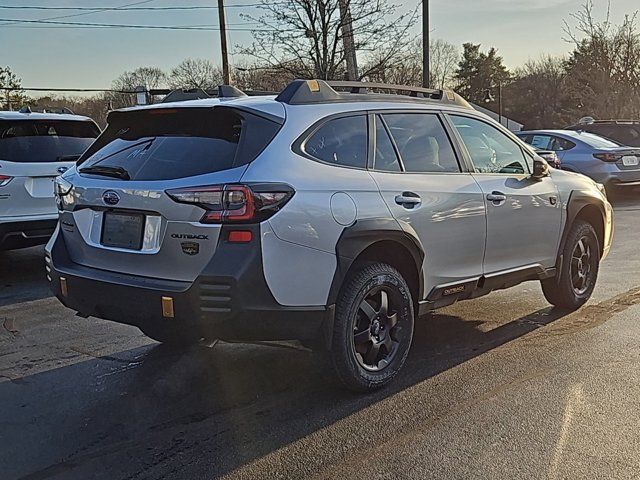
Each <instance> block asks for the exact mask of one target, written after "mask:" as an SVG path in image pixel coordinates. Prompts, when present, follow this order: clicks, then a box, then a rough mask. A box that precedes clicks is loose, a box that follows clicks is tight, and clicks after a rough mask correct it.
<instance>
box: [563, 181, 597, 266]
mask: <svg viewBox="0 0 640 480" xmlns="http://www.w3.org/2000/svg"><path fill="white" fill-rule="evenodd" d="M589 205H592V206H595V207H597V209H598V211H599V212H600V215H601V216H602V224H603V225H604V228H606V213H605V207H604V202H603V201H602V200H601V199H599V198H597V197H594V196H593V194H592V193H590V192H584V191H581V190H573V191H572V192H571V194H570V195H569V200H568V201H567V219H566V221H565V223H564V229H563V231H562V236H561V237H560V246H559V248H558V259H557V261H556V269H557V270H556V271H557V272H560V268H561V267H562V261H563V258H562V252H563V251H564V247H565V245H566V243H567V237H568V236H569V231H570V230H571V227H572V226H573V223H574V222H575V220H576V217H577V216H578V214H579V213H580V211H582V209H583V208H585V207H587V206H589ZM603 233H604V232H603ZM598 240H599V241H600V242H601V243H602V240H603V239H598ZM603 248H604V245H600V250H601V252H602V249H603Z"/></svg>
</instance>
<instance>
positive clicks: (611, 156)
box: [593, 153, 622, 162]
mask: <svg viewBox="0 0 640 480" xmlns="http://www.w3.org/2000/svg"><path fill="white" fill-rule="evenodd" d="M593 156H594V157H596V158H597V159H598V160H602V161H603V162H617V161H618V160H620V158H622V157H621V156H620V155H619V154H617V153H594V154H593Z"/></svg>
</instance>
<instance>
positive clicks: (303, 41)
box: [238, 0, 416, 79]
mask: <svg viewBox="0 0 640 480" xmlns="http://www.w3.org/2000/svg"><path fill="white" fill-rule="evenodd" d="M260 2H261V5H260V7H259V8H260V10H261V11H262V14H261V15H259V16H252V15H248V14H247V15H244V18H246V19H247V20H250V21H253V22H257V23H258V24H259V27H258V28H256V29H255V30H254V31H253V43H252V44H251V45H250V46H249V47H244V48H243V47H238V49H239V51H240V53H244V54H247V55H250V56H252V57H254V58H255V59H257V61H258V62H260V63H262V64H265V66H268V67H270V68H272V69H276V70H280V71H283V72H287V73H289V74H290V75H292V76H294V77H302V78H322V79H340V78H345V74H346V66H345V51H344V48H343V39H342V35H343V32H342V20H341V18H342V17H341V15H340V8H339V7H340V5H339V2H340V0H283V1H279V2H277V3H274V2H272V1H271V0H260ZM347 3H348V7H349V10H350V12H351V18H352V21H353V41H354V43H355V48H356V51H357V52H358V53H359V54H360V55H361V56H362V57H363V58H364V57H366V58H367V59H369V58H371V57H374V54H375V61H374V62H371V61H369V62H366V63H368V66H369V68H368V69H362V70H361V71H360V72H359V76H360V78H362V77H366V76H368V75H370V74H371V73H372V72H374V71H376V70H379V69H380V68H382V67H384V66H386V65H387V64H388V63H389V62H391V61H392V59H393V57H394V56H395V55H396V54H397V53H398V51H400V50H401V49H402V48H403V44H404V42H403V41H404V38H405V34H406V32H407V30H408V29H409V28H410V27H411V25H413V23H414V22H415V18H416V11H414V12H412V13H410V14H397V6H396V5H392V4H390V3H388V1H387V0H349V1H348V2H347Z"/></svg>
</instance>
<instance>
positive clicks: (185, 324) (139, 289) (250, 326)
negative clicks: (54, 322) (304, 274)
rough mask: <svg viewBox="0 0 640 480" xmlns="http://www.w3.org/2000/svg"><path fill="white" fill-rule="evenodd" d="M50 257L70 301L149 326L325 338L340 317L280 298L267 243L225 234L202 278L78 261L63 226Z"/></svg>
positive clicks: (235, 336) (57, 290)
mask: <svg viewBox="0 0 640 480" xmlns="http://www.w3.org/2000/svg"><path fill="white" fill-rule="evenodd" d="M252 228H256V229H257V227H252ZM221 238H226V236H221ZM253 238H254V240H253V241H255V242H258V241H259V238H260V236H259V235H257V234H255V233H254V236H253ZM45 260H46V268H47V275H48V279H49V282H50V287H51V290H52V291H53V293H54V294H55V295H56V297H57V298H58V299H59V300H60V301H61V302H62V303H63V304H64V305H65V306H66V307H68V308H71V309H73V310H75V311H76V312H78V313H79V314H80V315H82V316H93V317H97V318H102V319H105V320H112V321H115V322H119V323H125V324H129V325H134V326H137V327H140V328H142V329H143V330H145V329H153V328H157V327H159V328H165V329H169V330H172V329H175V330H176V331H180V330H184V329H187V330H189V331H190V332H194V333H195V332H197V333H198V335H201V336H204V337H207V338H219V339H222V340H232V341H258V340H313V341H322V342H323V343H324V342H325V341H326V337H327V331H328V330H327V329H328V328H329V326H330V325H331V324H332V320H333V308H331V307H330V308H325V307H285V306H282V305H279V304H278V303H277V302H276V301H275V299H274V298H273V296H272V295H271V292H270V291H269V288H268V286H267V284H266V282H265V279H264V273H263V271H262V255H261V249H260V247H259V245H253V246H249V245H248V244H232V243H228V242H225V241H223V240H221V241H220V245H218V249H217V250H216V253H215V255H214V256H213V258H212V260H211V262H209V265H207V266H206V267H205V268H204V270H203V272H202V274H201V275H200V276H199V277H198V278H197V279H196V280H195V281H194V282H181V281H173V280H160V279H155V278H148V277H139V276H133V275H127V274H120V273H115V272H108V271H104V270H98V269H95V268H89V267H85V266H82V265H78V264H76V263H74V262H73V261H71V259H70V257H69V254H68V252H67V247H66V245H65V243H64V239H63V237H62V235H58V234H57V233H56V234H54V237H53V238H52V240H51V242H50V243H49V244H48V245H47V251H46V259H45ZM63 283H64V284H66V288H64V289H63V287H62V285H63ZM63 290H64V291H63ZM163 297H165V298H170V299H171V303H172V305H173V317H171V316H170V315H167V312H166V309H165V310H164V311H163Z"/></svg>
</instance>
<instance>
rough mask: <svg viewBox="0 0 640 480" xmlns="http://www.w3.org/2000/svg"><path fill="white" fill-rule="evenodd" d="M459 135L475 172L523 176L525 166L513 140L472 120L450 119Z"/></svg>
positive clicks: (525, 169)
mask: <svg viewBox="0 0 640 480" xmlns="http://www.w3.org/2000/svg"><path fill="white" fill-rule="evenodd" d="M450 118H451V120H452V122H453V125H454V126H455V128H456V130H458V133H459V134H460V137H461V138H462V142H463V143H464V145H465V147H466V148H467V151H468V152H469V156H470V157H471V161H472V162H473V166H474V169H475V171H476V173H501V174H511V175H513V174H526V173H530V172H529V166H528V163H527V159H526V157H525V154H524V152H523V151H522V149H521V148H520V145H518V144H517V143H516V142H515V141H514V140H512V139H511V138H509V137H508V136H507V135H505V134H504V133H502V132H501V131H500V130H498V129H497V128H495V127H492V126H491V125H489V124H488V123H485V122H483V121H481V120H476V119H475V118H470V117H462V116H457V115H451V116H450Z"/></svg>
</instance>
